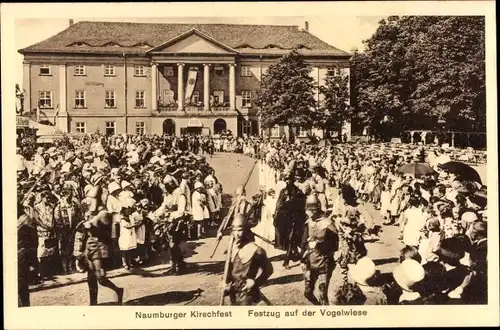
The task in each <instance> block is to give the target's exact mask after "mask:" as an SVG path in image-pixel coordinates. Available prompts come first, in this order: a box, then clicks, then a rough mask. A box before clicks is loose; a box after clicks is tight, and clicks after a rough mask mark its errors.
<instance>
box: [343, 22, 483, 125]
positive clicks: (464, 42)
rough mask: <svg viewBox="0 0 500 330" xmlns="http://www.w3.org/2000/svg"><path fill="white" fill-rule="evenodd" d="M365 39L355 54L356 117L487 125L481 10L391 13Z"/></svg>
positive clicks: (372, 121)
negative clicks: (361, 49)
mask: <svg viewBox="0 0 500 330" xmlns="http://www.w3.org/2000/svg"><path fill="white" fill-rule="evenodd" d="M365 46H366V47H365V48H366V50H365V52H364V53H359V54H355V56H353V58H352V59H351V72H352V73H351V74H352V80H351V84H352V86H353V90H354V92H353V95H352V99H351V101H352V103H353V105H355V108H356V117H357V120H359V121H361V122H363V123H366V124H370V125H371V126H372V127H373V126H376V125H379V124H380V122H381V121H382V120H383V118H384V117H386V118H389V121H390V122H392V123H393V124H394V126H396V127H398V128H402V129H435V128H436V127H437V126H436V125H437V123H438V121H440V120H441V121H445V122H446V126H447V128H449V129H454V130H479V131H485V128H486V98H485V96H486V89H485V30H484V17H479V16H474V17H468V16H404V17H396V16H392V17H389V18H388V19H387V20H382V21H380V25H379V27H378V29H377V31H376V32H375V34H374V35H373V36H372V37H371V38H370V39H368V40H366V41H365Z"/></svg>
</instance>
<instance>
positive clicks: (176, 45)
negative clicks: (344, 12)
mask: <svg viewBox="0 0 500 330" xmlns="http://www.w3.org/2000/svg"><path fill="white" fill-rule="evenodd" d="M307 30H308V29H307V23H306V28H305V29H301V28H299V27H297V26H268V25H227V24H205V25H189V24H153V23H151V24H143V23H119V22H78V23H76V24H72V23H71V21H70V25H69V27H68V28H67V29H66V30H64V31H62V32H60V33H59V34H57V35H55V36H53V37H51V38H49V39H47V40H44V41H42V42H40V43H38V44H35V45H32V46H30V47H27V48H24V49H21V50H19V52H20V53H21V54H23V55H24V61H23V65H24V72H23V76H24V81H23V88H24V90H25V99H24V108H25V109H34V108H36V107H39V108H40V111H41V112H42V113H43V115H44V116H46V117H47V118H53V122H54V124H55V125H56V126H57V127H58V128H59V129H60V130H61V131H63V132H69V133H93V132H96V131H99V132H101V133H108V134H113V133H118V134H121V133H129V134H141V133H145V134H163V133H167V134H176V135H179V134H182V133H189V132H193V133H202V134H216V133H220V132H221V131H224V130H231V131H232V132H233V133H234V134H237V135H239V136H241V135H243V134H246V135H256V134H260V133H261V127H259V126H260V125H259V119H258V116H257V112H258V109H257V107H256V106H255V98H256V91H257V90H258V89H259V87H260V82H261V77H262V75H263V74H265V73H266V70H267V69H268V67H269V65H271V64H273V63H276V62H277V61H279V59H280V58H281V57H282V56H283V55H285V54H287V53H289V52H290V51H291V50H292V49H298V51H299V52H300V53H301V54H302V55H303V56H304V57H305V59H306V61H307V63H308V64H309V65H310V66H311V67H312V71H311V75H312V77H313V78H314V80H315V82H316V83H317V84H318V85H321V84H322V83H324V77H325V75H326V72H327V70H328V68H331V67H337V68H341V69H342V70H344V71H345V72H346V73H347V74H349V58H350V54H349V53H346V52H344V51H341V50H339V49H337V48H335V47H333V46H331V45H328V44H327V43H325V42H323V41H322V40H320V39H318V38H317V37H315V36H313V35H312V34H310V33H309V32H308V31H307ZM316 98H317V99H318V98H319V94H317V95H316ZM347 131H348V132H347V133H349V129H348V128H347ZM283 132H284V128H282V127H275V128H274V129H271V130H266V133H268V134H270V135H271V136H273V137H278V136H281V135H282V134H283ZM296 133H298V134H300V135H305V134H306V132H305V131H303V130H299V132H296Z"/></svg>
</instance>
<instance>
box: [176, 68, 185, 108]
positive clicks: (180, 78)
mask: <svg viewBox="0 0 500 330" xmlns="http://www.w3.org/2000/svg"><path fill="white" fill-rule="evenodd" d="M177 104H178V106H179V108H178V109H179V111H183V110H184V64H183V63H178V64H177Z"/></svg>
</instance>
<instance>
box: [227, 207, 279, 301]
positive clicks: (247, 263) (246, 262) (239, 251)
mask: <svg viewBox="0 0 500 330" xmlns="http://www.w3.org/2000/svg"><path fill="white" fill-rule="evenodd" d="M231 227H232V235H233V240H234V243H233V244H234V246H233V249H232V251H231V256H230V257H231V264H230V267H229V274H228V277H227V279H226V283H224V284H225V285H226V287H225V289H224V294H225V295H229V297H230V299H231V305H239V306H251V305H256V304H258V303H259V301H260V298H261V293H260V291H259V288H260V287H261V286H262V285H263V284H264V283H265V282H266V281H267V279H268V278H269V277H270V276H271V275H272V273H273V266H272V265H271V262H270V261H269V260H268V259H267V256H266V252H265V251H264V250H263V249H262V248H261V247H259V246H258V245H257V244H255V242H254V238H253V235H252V232H251V230H250V226H249V225H248V221H247V219H245V216H244V215H243V214H237V215H235V217H234V220H233V223H232V226H231Z"/></svg>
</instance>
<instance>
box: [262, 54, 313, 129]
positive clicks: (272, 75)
mask: <svg viewBox="0 0 500 330" xmlns="http://www.w3.org/2000/svg"><path fill="white" fill-rule="evenodd" d="M310 72H311V68H310V67H309V66H308V65H307V63H306V62H305V61H304V59H303V57H302V55H300V54H299V53H298V52H297V51H295V50H293V51H292V52H290V53H289V54H287V55H285V56H284V57H282V58H281V60H280V61H279V62H278V63H276V64H273V65H270V66H269V69H268V71H267V73H266V74H265V75H263V77H262V82H261V87H260V90H258V91H257V100H256V102H255V103H256V105H257V106H258V107H259V108H260V111H259V115H260V116H261V123H262V125H264V126H265V127H267V128H270V127H273V126H275V125H285V126H288V127H304V128H310V127H312V125H313V117H312V115H313V112H314V108H315V106H316V100H315V99H314V88H315V87H314V79H313V78H312V77H311V76H310Z"/></svg>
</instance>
